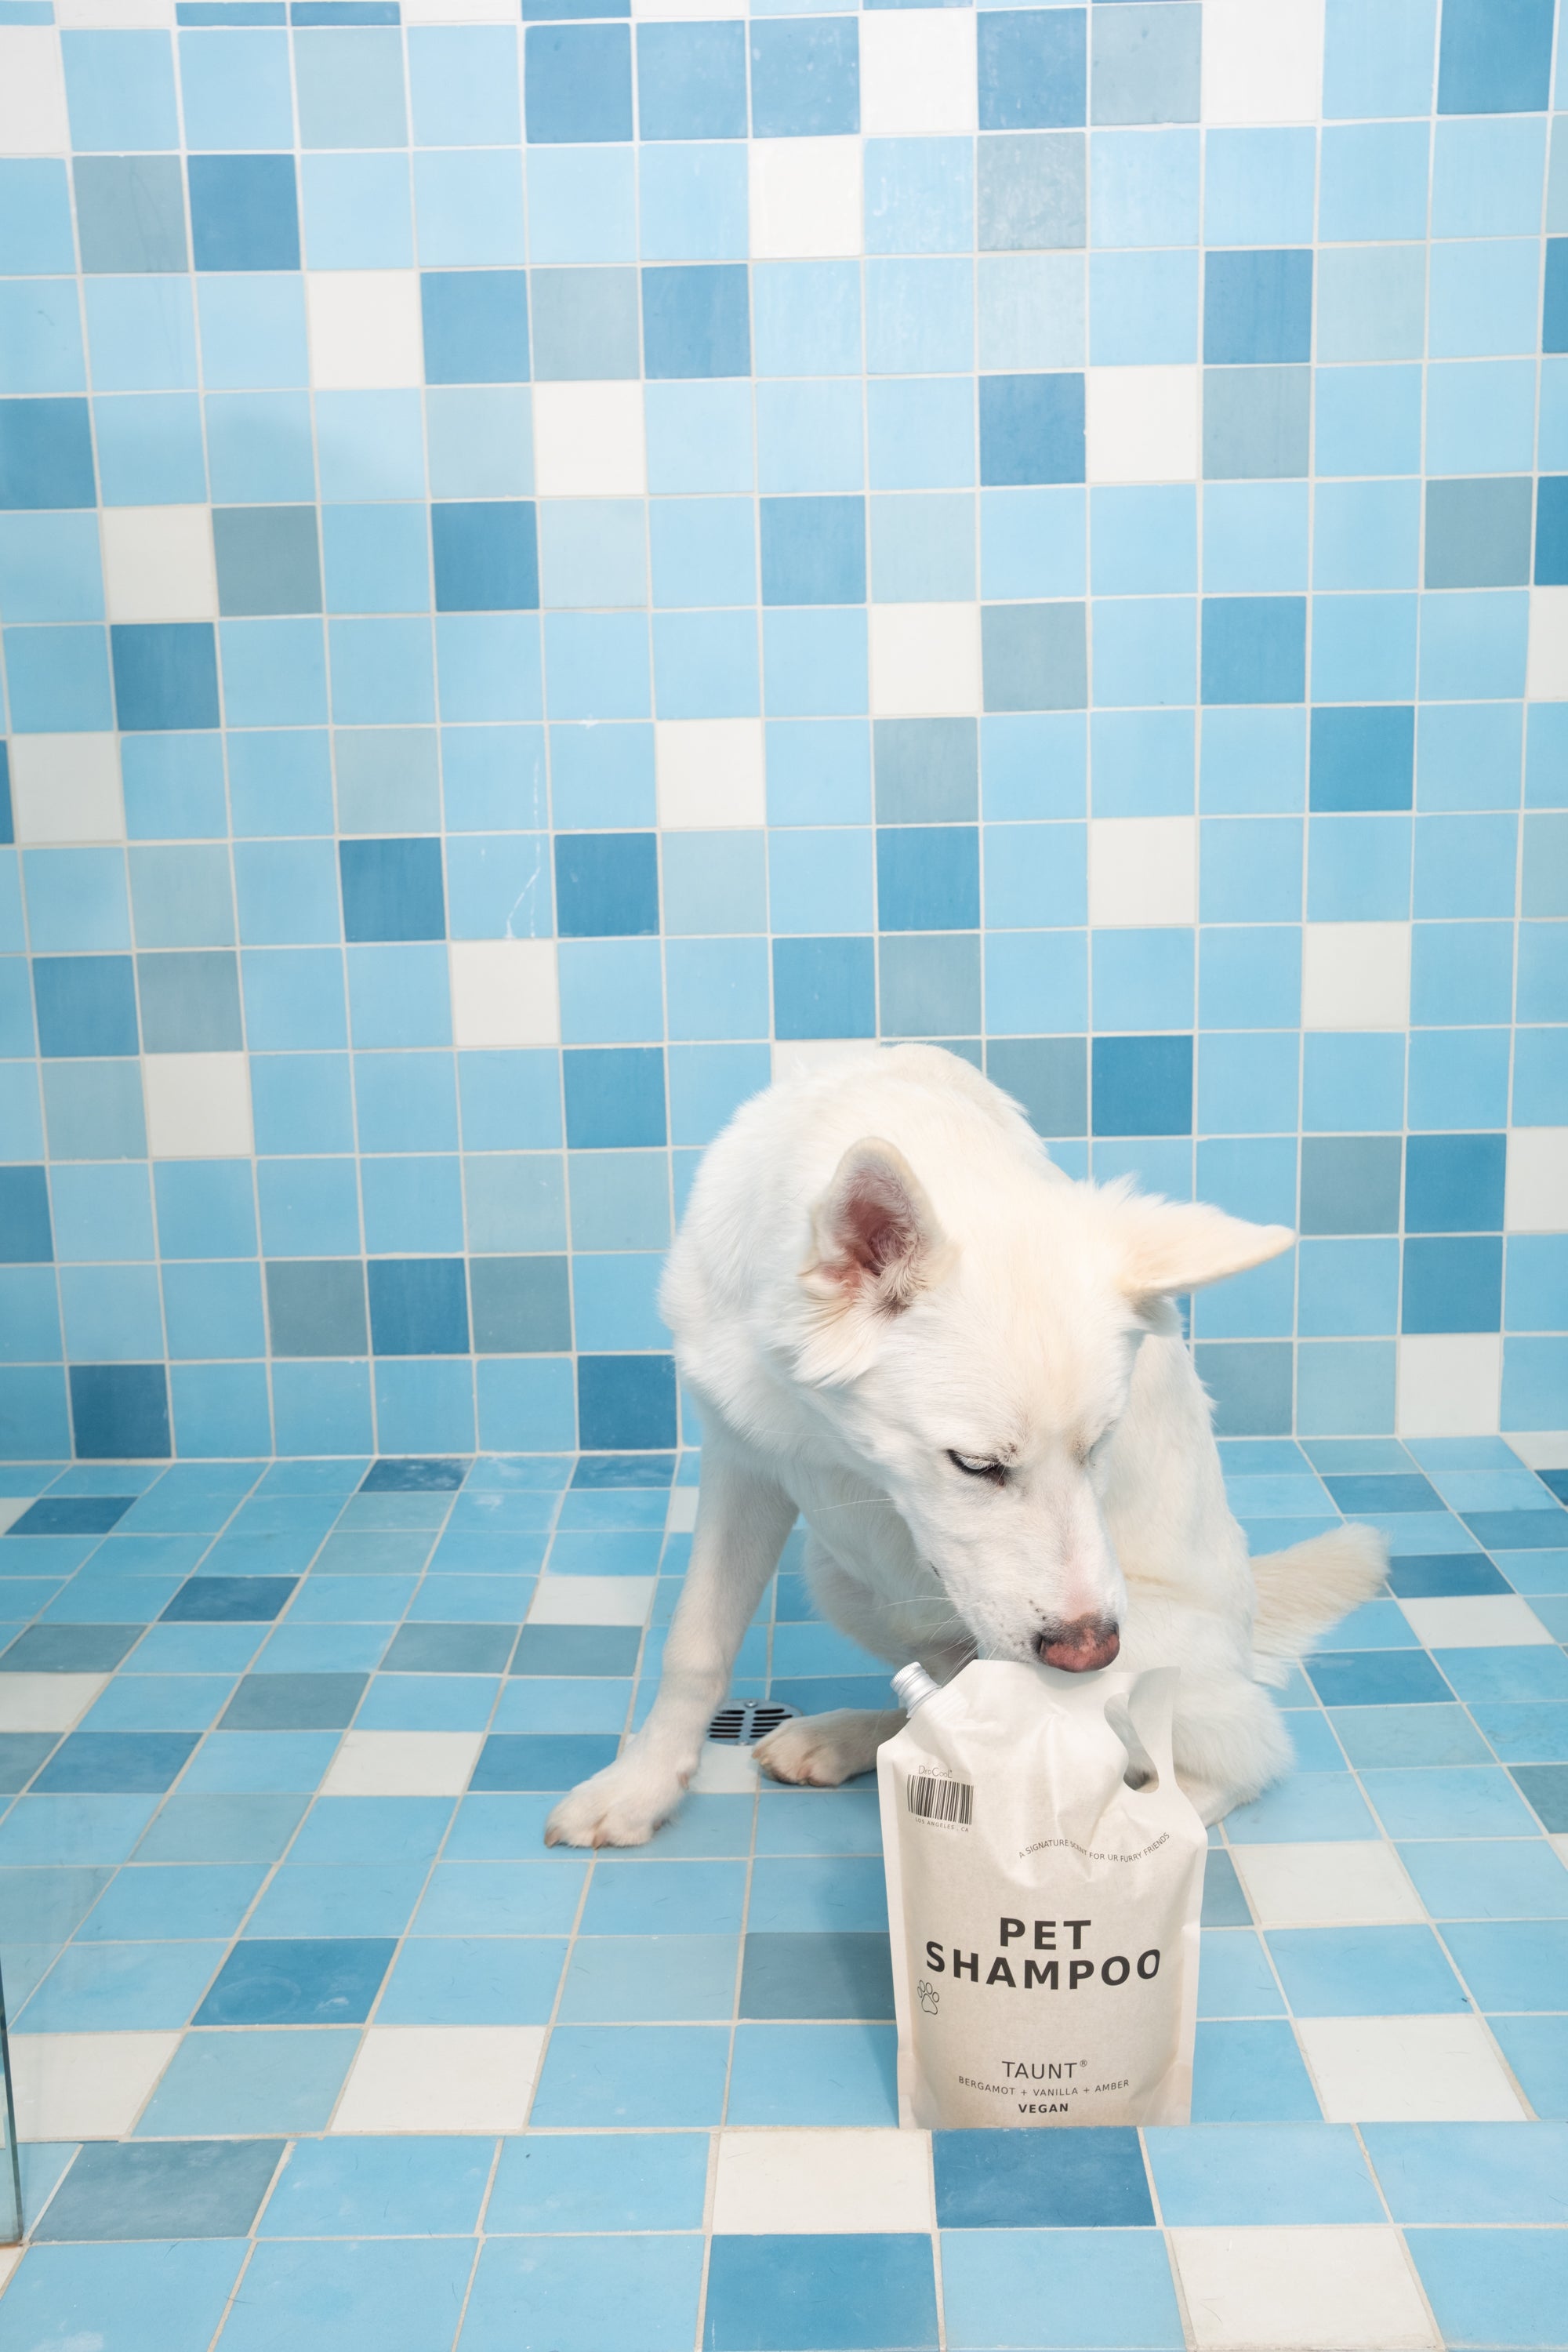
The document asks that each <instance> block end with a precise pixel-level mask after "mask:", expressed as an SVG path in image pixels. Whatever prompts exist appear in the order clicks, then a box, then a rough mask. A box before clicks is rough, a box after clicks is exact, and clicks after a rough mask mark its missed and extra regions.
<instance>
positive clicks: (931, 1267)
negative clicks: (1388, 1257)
mask: <svg viewBox="0 0 1568 2352" xmlns="http://www.w3.org/2000/svg"><path fill="white" fill-rule="evenodd" d="M952 1255H953V1252H952V1244H951V1243H950V1242H949V1241H948V1240H947V1239H946V1237H945V1236H944V1234H943V1233H942V1228H941V1226H940V1225H939V1224H938V1223H937V1220H936V1213H935V1211H934V1210H933V1209H932V1207H931V1202H930V1201H929V1200H928V1199H927V1197H926V1192H925V1188H924V1186H923V1185H922V1184H921V1181H920V1179H919V1177H918V1176H917V1175H916V1174H915V1172H914V1171H913V1169H912V1168H911V1167H910V1164H909V1162H908V1160H906V1159H905V1158H904V1156H903V1154H902V1153H901V1152H900V1151H898V1150H895V1148H894V1147H893V1145H892V1144H890V1143H884V1142H883V1141H882V1140H881V1139H880V1138H879V1137H878V1136H862V1138H861V1139H860V1140H859V1142H858V1143H852V1144H851V1145H850V1147H849V1149H848V1150H847V1152H846V1153H845V1154H844V1157H843V1159H842V1160H840V1161H839V1163H838V1165H837V1168H836V1169H835V1170H834V1171H833V1181H832V1182H831V1183H830V1184H829V1185H828V1187H827V1190H826V1192H824V1194H823V1195H822V1198H821V1199H820V1200H819V1201H818V1202H816V1206H815V1207H814V1209H813V1210H812V1213H811V1248H810V1251H809V1253H808V1255H807V1257H806V1262H805V1265H803V1266H802V1268H801V1272H800V1280H801V1286H802V1288H803V1289H804V1290H805V1294H806V1297H808V1298H809V1299H810V1301H811V1302H812V1305H813V1307H814V1308H815V1310H816V1312H815V1315H814V1317H813V1323H814V1327H815V1328H814V1331H813V1336H812V1338H811V1339H810V1340H809V1341H808V1343H807V1346H806V1349H805V1354H804V1356H803V1359H802V1363H801V1370H802V1371H803V1372H804V1373H805V1376H806V1377H807V1378H808V1379H816V1380H821V1381H835V1380H840V1381H842V1380H848V1379H850V1378H852V1377H853V1375H854V1374H855V1373H856V1372H858V1371H861V1370H864V1369H865V1367H866V1365H867V1364H868V1362H869V1361H870V1358H871V1354H872V1352H873V1349H874V1347H875V1343H876V1339H877V1335H878V1331H879V1327H880V1326H881V1324H882V1323H883V1322H884V1321H885V1319H886V1318H889V1317H890V1316H894V1315H900V1314H901V1313H902V1312H903V1310H904V1309H905V1308H906V1307H909V1306H910V1305H912V1303H913V1301H914V1300H915V1299H916V1298H917V1297H919V1295H920V1293H921V1291H922V1290H924V1289H926V1288H927V1287H929V1286H930V1285H931V1283H932V1282H935V1281H938V1280H940V1279H941V1277H942V1275H943V1274H945V1273H946V1271H947V1268H948V1265H949V1264H950V1263H951V1261H952Z"/></svg>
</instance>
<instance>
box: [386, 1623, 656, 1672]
mask: <svg viewBox="0 0 1568 2352" xmlns="http://www.w3.org/2000/svg"><path fill="white" fill-rule="evenodd" d="M537 1630H538V1631H539V1632H540V1633H573V1632H575V1631H578V1630H579V1629H578V1628H576V1627H574V1626H540V1627H539V1628H538V1629H537ZM582 1630H596V1629H582ZM626 1630H628V1631H630V1632H631V1633H633V1634H634V1635H636V1634H637V1628H636V1627H635V1626H633V1627H630V1628H628V1629H626ZM639 1638H640V1637H639ZM516 1641H517V1627H516V1626H515V1625H475V1624H460V1625H440V1624H435V1623H421V1624H417V1625H400V1626H399V1628H398V1630H397V1632H396V1633H395V1634H394V1635H393V1637H392V1642H391V1645H390V1646H389V1648H388V1649H387V1652H386V1654H385V1655H384V1658H383V1659H382V1662H381V1671H382V1673H383V1674H384V1675H504V1674H505V1672H506V1664H507V1660H508V1659H509V1658H510V1655H511V1653H512V1648H513V1645H514V1643H516ZM636 1657H637V1652H636V1643H635V1641H634V1646H633V1664H636ZM621 1671H622V1672H623V1673H629V1672H630V1671H631V1669H630V1667H623V1668H622V1670H621Z"/></svg>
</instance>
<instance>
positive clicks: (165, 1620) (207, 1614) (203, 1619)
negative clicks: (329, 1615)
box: [159, 1576, 300, 1625]
mask: <svg viewBox="0 0 1568 2352" xmlns="http://www.w3.org/2000/svg"><path fill="white" fill-rule="evenodd" d="M299 1581H300V1580H299V1578H298V1577H297V1576H193V1577H191V1578H190V1579H189V1580H187V1581H186V1582H185V1583H184V1584H182V1585H181V1587H180V1589H179V1591H178V1592H176V1593H175V1595H174V1599H173V1600H172V1601H170V1603H169V1605H168V1607H167V1608H166V1609H165V1610H164V1611H163V1614H162V1616H161V1618H160V1620H159V1622H160V1623H161V1624H164V1625H265V1624H270V1622H272V1620H273V1619H274V1618H275V1617H276V1616H278V1614H279V1612H280V1611H281V1610H283V1609H284V1608H285V1607H286V1606H287V1605H288V1602H289V1597H290V1595H291V1594H292V1592H293V1591H294V1588H295V1586H296V1585H297V1584H298V1583H299Z"/></svg>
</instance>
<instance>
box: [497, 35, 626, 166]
mask: <svg viewBox="0 0 1568 2352" xmlns="http://www.w3.org/2000/svg"><path fill="white" fill-rule="evenodd" d="M524 40H525V41H526V43H527V53H526V57H525V60H524V66H523V82H522V88H523V105H524V108H525V110H526V117H527V128H528V136H529V138H530V140H531V141H532V142H536V143H539V144H545V145H554V144H560V143H563V142H569V143H571V144H573V145H577V144H586V143H588V142H598V141H605V140H619V139H629V138H630V137H631V135H632V49H631V31H630V27H629V26H626V25H531V26H529V28H528V31H527V33H526V34H525V35H524Z"/></svg>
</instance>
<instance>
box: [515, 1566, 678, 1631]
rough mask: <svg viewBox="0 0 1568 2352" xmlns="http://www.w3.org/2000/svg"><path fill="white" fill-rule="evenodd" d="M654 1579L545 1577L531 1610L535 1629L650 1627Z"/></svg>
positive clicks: (646, 1577) (538, 1584)
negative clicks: (546, 1626)
mask: <svg viewBox="0 0 1568 2352" xmlns="http://www.w3.org/2000/svg"><path fill="white" fill-rule="evenodd" d="M657 1582H658V1579H657V1578H656V1577H652V1576H542V1577H541V1578H540V1580H539V1581H538V1583H537V1584H536V1585H535V1586H534V1588H533V1600H532V1601H531V1604H530V1607H529V1612H528V1622H529V1623H530V1624H531V1625H646V1624H647V1612H648V1611H649V1610H650V1609H651V1608H652V1607H653V1588H654V1586H655V1584H656V1583H657Z"/></svg>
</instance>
